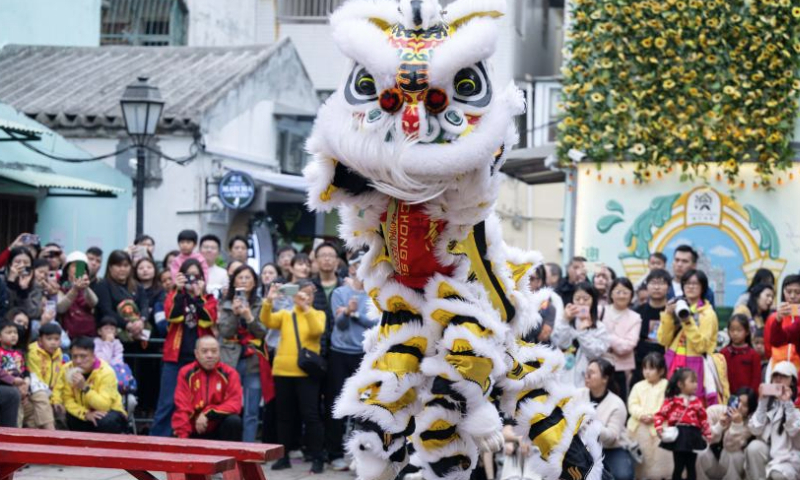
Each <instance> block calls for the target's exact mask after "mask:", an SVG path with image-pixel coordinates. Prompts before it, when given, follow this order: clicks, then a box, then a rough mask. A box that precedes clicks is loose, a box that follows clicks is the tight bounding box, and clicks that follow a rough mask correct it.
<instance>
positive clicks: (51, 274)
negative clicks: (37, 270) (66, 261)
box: [47, 272, 58, 282]
mask: <svg viewBox="0 0 800 480" xmlns="http://www.w3.org/2000/svg"><path fill="white" fill-rule="evenodd" d="M47 279H48V280H50V281H51V282H55V281H56V280H58V274H57V273H56V272H47Z"/></svg>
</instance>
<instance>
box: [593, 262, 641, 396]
mask: <svg viewBox="0 0 800 480" xmlns="http://www.w3.org/2000/svg"><path fill="white" fill-rule="evenodd" d="M609 291H610V293H611V295H610V297H611V303H610V304H609V305H608V306H606V307H605V308H604V309H603V311H602V313H601V314H600V321H601V322H603V325H605V327H606V331H607V332H608V337H609V341H610V348H609V351H608V353H607V354H605V355H604V357H605V358H606V359H608V360H609V361H610V362H611V363H612V364H613V365H614V367H615V369H616V374H615V378H614V380H615V381H616V383H617V385H619V387H620V388H619V390H620V397H621V398H622V400H623V401H625V402H627V401H628V391H629V386H630V381H631V376H632V375H633V370H634V369H635V368H636V362H635V360H634V356H633V351H634V349H635V348H636V344H637V343H638V342H639V330H640V329H641V325H642V317H640V316H639V314H638V313H636V312H634V311H633V310H631V308H630V306H631V303H632V302H633V295H634V291H633V284H632V283H631V281H630V280H628V279H627V278H625V277H620V278H617V279H615V280H614V282H612V283H611V289H610V290H609Z"/></svg>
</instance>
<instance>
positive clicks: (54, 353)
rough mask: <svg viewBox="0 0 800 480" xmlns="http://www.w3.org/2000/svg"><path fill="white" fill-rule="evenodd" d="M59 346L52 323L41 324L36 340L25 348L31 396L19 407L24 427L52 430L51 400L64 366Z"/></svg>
mask: <svg viewBox="0 0 800 480" xmlns="http://www.w3.org/2000/svg"><path fill="white" fill-rule="evenodd" d="M59 345H61V327H60V326H59V325H58V324H57V323H56V322H50V323H48V324H45V325H42V327H41V328H40V329H39V339H38V340H37V341H36V342H34V343H31V344H29V345H28V358H27V359H26V362H27V365H28V371H29V372H30V374H31V395H30V397H29V398H28V401H27V402H26V403H25V404H24V405H23V410H24V414H25V416H24V421H23V422H24V425H25V426H26V427H28V428H41V429H44V430H55V429H56V426H55V417H54V416H53V408H54V407H55V404H54V403H53V401H52V400H53V399H55V398H57V396H56V395H55V391H56V390H57V386H58V380H59V378H60V377H61V368H62V366H63V365H62V364H63V363H64V359H63V355H62V353H61V348H60V346H59ZM55 408H57V409H58V407H55Z"/></svg>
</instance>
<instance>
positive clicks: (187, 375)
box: [172, 361, 242, 438]
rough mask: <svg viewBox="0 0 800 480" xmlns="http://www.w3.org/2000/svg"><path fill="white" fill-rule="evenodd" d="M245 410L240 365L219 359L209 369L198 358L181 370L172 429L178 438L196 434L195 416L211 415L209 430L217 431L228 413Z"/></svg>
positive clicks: (176, 389) (176, 391)
mask: <svg viewBox="0 0 800 480" xmlns="http://www.w3.org/2000/svg"><path fill="white" fill-rule="evenodd" d="M241 411H242V381H241V380H240V379H239V374H238V373H236V369H235V368H232V367H230V366H228V365H225V364H224V363H222V362H219V363H218V364H217V365H216V366H215V367H214V368H213V369H212V370H209V371H206V370H204V369H203V367H201V366H200V364H199V363H197V361H194V362H192V363H190V364H188V365H186V366H184V367H183V368H181V369H180V371H179V372H178V384H177V386H176V387H175V413H174V414H173V415H172V430H174V431H175V435H176V436H177V437H178V438H189V436H191V435H192V434H196V433H197V430H196V427H195V420H196V419H197V417H198V416H199V415H200V414H201V413H202V414H205V415H206V417H208V428H207V431H208V432H213V431H214V430H215V429H216V428H217V426H218V425H219V423H220V422H221V421H222V420H223V419H224V418H225V417H226V416H228V415H238V414H239V413H241Z"/></svg>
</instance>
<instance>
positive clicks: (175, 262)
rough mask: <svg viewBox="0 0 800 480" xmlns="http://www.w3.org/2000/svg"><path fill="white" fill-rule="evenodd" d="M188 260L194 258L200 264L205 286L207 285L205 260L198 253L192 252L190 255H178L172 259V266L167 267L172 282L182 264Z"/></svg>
mask: <svg viewBox="0 0 800 480" xmlns="http://www.w3.org/2000/svg"><path fill="white" fill-rule="evenodd" d="M190 258H194V259H195V260H197V261H198V262H200V266H201V267H202V268H203V278H204V279H205V282H206V284H208V264H207V263H206V259H205V258H204V257H203V256H202V255H200V253H198V252H192V253H191V254H190V255H184V254H182V253H179V254H178V256H177V257H175V258H173V259H172V265H170V266H169V271H170V273H172V281H175V276H176V275H177V274H178V271H179V270H180V269H181V265H183V262H185V261H186V260H188V259H190Z"/></svg>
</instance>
